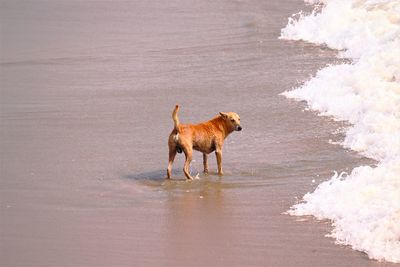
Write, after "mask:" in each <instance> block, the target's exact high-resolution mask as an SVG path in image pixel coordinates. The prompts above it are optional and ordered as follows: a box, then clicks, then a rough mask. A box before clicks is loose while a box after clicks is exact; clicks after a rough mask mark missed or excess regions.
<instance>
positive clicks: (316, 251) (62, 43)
mask: <svg viewBox="0 0 400 267" xmlns="http://www.w3.org/2000/svg"><path fill="white" fill-rule="evenodd" d="M300 9H304V4H303V2H302V1H290V0H284V1H211V2H208V1H181V0H174V1H132V2H125V1H112V2H111V1H66V0H60V1H2V2H1V4H0V22H1V23H0V24H1V35H0V37H1V46H0V47H1V49H0V83H1V84H0V90H1V97H0V105H1V113H0V118H1V120H0V127H1V138H0V146H1V148H0V149H1V178H0V201H1V203H0V216H1V220H0V236H1V241H0V265H2V266H304V267H305V266H371V267H373V266H397V265H395V264H390V263H386V262H378V261H375V260H370V259H369V258H368V256H367V255H366V254H364V253H362V252H358V251H354V250H352V249H351V248H350V247H348V246H340V245H336V244H335V240H334V239H332V238H328V237H325V235H326V234H328V233H329V232H330V231H331V225H330V224H329V222H327V221H322V222H321V221H317V220H315V219H313V218H311V217H309V218H308V217H306V218H305V217H292V216H289V215H286V214H284V213H285V212H286V211H287V210H288V209H289V208H290V207H291V206H292V205H293V204H295V203H297V202H298V201H299V199H301V197H302V196H303V195H304V194H305V193H307V192H310V191H313V190H314V189H315V188H316V186H317V185H318V184H319V183H320V182H321V181H322V180H323V179H325V177H330V176H331V175H332V174H333V171H334V170H336V171H348V170H351V169H352V168H354V167H355V166H359V165H361V164H363V163H365V164H367V163H368V164H374V162H373V161H372V160H370V159H366V158H364V157H362V156H360V155H358V154H356V153H355V152H352V151H349V150H345V149H343V148H342V147H340V146H338V145H334V144H330V143H329V142H328V140H332V141H336V140H339V139H341V138H343V135H342V134H340V133H339V134H334V131H335V129H337V128H339V127H341V126H344V125H342V123H340V122H335V121H333V120H332V119H331V118H328V117H321V116H316V112H312V111H307V110H304V109H305V107H306V106H305V104H304V103H301V102H295V101H293V100H289V99H286V98H285V97H283V96H280V95H279V94H280V93H282V92H283V91H285V90H288V89H290V88H293V87H295V86H298V85H299V84H300V83H302V82H303V81H305V80H307V79H308V78H309V77H310V76H311V75H313V74H314V73H315V72H316V71H317V70H318V69H320V68H322V67H323V66H325V65H326V64H328V63H334V62H337V61H338V59H337V58H336V57H335V55H336V51H333V50H330V49H328V48H324V47H318V46H315V45H312V44H307V43H304V42H296V41H287V40H279V39H278V36H279V35H280V30H281V29H282V28H283V27H284V26H285V25H286V23H287V18H288V17H289V16H290V15H291V14H292V13H295V12H298V10H300ZM176 103H179V104H180V105H181V111H180V119H181V121H182V122H183V123H185V122H200V121H204V120H208V119H210V118H212V117H214V116H216V115H217V114H218V112H220V111H225V112H226V111H235V112H237V113H238V114H239V115H240V116H241V120H242V126H243V131H242V132H240V133H237V132H236V133H233V134H232V135H231V136H229V137H228V139H227V140H226V144H225V147H224V171H225V175H224V176H223V177H222V178H221V177H219V176H218V175H216V163H215V157H214V155H211V156H210V169H211V173H210V174H209V175H207V176H206V175H204V174H203V173H202V155H201V154H200V153H195V154H194V160H195V161H194V162H193V163H192V167H191V172H192V174H193V175H194V176H195V175H196V174H198V173H199V177H200V179H197V180H194V181H193V182H187V181H185V179H184V175H183V173H182V167H183V156H182V155H178V157H177V159H176V161H175V163H174V166H173V176H174V177H173V179H172V180H170V181H168V180H165V176H166V168H167V162H168V147H167V138H168V135H169V133H170V131H171V129H172V127H173V122H172V119H171V112H172V109H173V107H174V105H175V104H176ZM299 221H302V222H299Z"/></svg>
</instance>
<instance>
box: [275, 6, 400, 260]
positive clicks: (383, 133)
mask: <svg viewBox="0 0 400 267" xmlns="http://www.w3.org/2000/svg"><path fill="white" fill-rule="evenodd" d="M307 2H308V3H309V4H313V5H315V7H314V11H313V12H311V13H310V14H305V13H302V12H300V13H298V14H295V15H293V16H292V17H291V18H289V22H288V24H287V26H286V27H285V28H283V29H282V31H281V36H280V38H281V39H286V40H304V41H306V42H311V43H315V44H320V45H326V46H328V47H329V48H333V49H337V50H339V52H338V57H340V58H348V59H350V62H346V63H341V64H338V65H329V66H327V67H325V68H323V69H321V70H319V71H318V72H317V73H316V75H315V76H314V77H313V78H311V79H310V80H308V81H307V82H305V83H304V84H303V85H302V86H300V87H298V88H295V89H294V90H288V91H286V92H284V93H283V95H285V96H286V97H288V98H293V99H296V100H299V101H306V102H307V104H308V106H309V107H310V108H311V109H313V110H316V111H318V112H319V114H320V115H322V116H333V117H334V119H335V120H339V121H348V122H350V123H351V126H350V127H348V128H344V129H339V131H342V132H345V138H344V140H342V141H341V142H337V144H339V145H342V146H343V147H345V148H349V149H351V150H354V151H356V152H359V153H360V154H361V155H364V156H366V157H369V158H371V159H374V160H376V162H377V163H376V164H374V165H370V166H359V167H356V168H354V169H353V170H352V171H351V172H349V173H340V174H339V173H335V175H334V176H333V177H331V178H330V179H329V180H327V181H325V182H323V183H321V184H320V185H319V186H318V187H317V188H316V190H315V191H314V192H312V193H307V194H306V195H305V196H304V197H303V200H302V201H301V202H300V203H298V204H296V205H294V206H293V207H292V208H291V209H290V210H289V213H290V214H292V215H297V216H301V215H313V216H315V217H316V218H318V219H330V220H332V224H333V226H334V229H333V231H332V232H331V233H330V234H329V236H331V237H334V238H336V240H337V243H339V244H345V245H350V246H351V247H352V248H353V249H355V250H359V251H363V252H365V253H367V254H368V256H369V257H370V258H372V259H377V260H385V261H389V262H395V263H399V262H400V1H397V0H382V1H379V0H376V1H368V0H357V1H356V0H351V1H349V0H323V1H307Z"/></svg>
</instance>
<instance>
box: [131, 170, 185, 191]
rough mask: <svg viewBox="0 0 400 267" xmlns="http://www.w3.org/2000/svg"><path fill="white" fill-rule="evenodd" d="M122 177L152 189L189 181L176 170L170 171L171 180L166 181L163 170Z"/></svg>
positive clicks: (165, 173)
mask: <svg viewBox="0 0 400 267" xmlns="http://www.w3.org/2000/svg"><path fill="white" fill-rule="evenodd" d="M123 177H124V178H125V179H128V180H132V181H135V182H137V183H139V184H142V185H145V186H149V187H154V188H157V187H167V186H171V185H177V184H184V183H187V182H188V181H190V180H188V179H186V178H185V176H184V174H183V172H182V171H180V170H178V169H173V170H172V179H166V177H167V171H166V170H164V169H163V170H153V171H148V172H141V173H135V174H127V175H124V176H123Z"/></svg>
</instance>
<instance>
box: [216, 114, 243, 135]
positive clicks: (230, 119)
mask: <svg viewBox="0 0 400 267" xmlns="http://www.w3.org/2000/svg"><path fill="white" fill-rule="evenodd" d="M219 115H221V117H222V118H223V119H224V120H225V121H226V122H227V123H228V125H230V126H231V127H232V129H234V130H235V131H241V130H242V126H240V117H239V115H238V114H237V113H235V112H226V113H225V112H220V113H219Z"/></svg>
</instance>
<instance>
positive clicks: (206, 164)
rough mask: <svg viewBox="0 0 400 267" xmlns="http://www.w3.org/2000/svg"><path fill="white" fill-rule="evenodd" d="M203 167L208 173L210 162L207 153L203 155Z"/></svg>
mask: <svg viewBox="0 0 400 267" xmlns="http://www.w3.org/2000/svg"><path fill="white" fill-rule="evenodd" d="M203 165H204V173H208V160H207V154H206V153H203Z"/></svg>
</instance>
